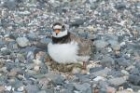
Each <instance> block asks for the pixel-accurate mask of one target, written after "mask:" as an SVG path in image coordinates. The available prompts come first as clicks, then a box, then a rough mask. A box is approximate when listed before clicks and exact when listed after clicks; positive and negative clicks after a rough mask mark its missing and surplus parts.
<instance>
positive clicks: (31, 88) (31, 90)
mask: <svg viewBox="0 0 140 93" xmlns="http://www.w3.org/2000/svg"><path fill="white" fill-rule="evenodd" d="M25 90H26V91H27V93H37V92H39V88H38V87H37V86H36V85H27V86H26V87H25Z"/></svg>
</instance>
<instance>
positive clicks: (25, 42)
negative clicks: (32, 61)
mask: <svg viewBox="0 0 140 93" xmlns="http://www.w3.org/2000/svg"><path fill="white" fill-rule="evenodd" d="M16 42H17V44H18V45H19V46H20V47H26V46H28V45H29V40H28V39H27V38H26V37H18V38H17V39H16Z"/></svg>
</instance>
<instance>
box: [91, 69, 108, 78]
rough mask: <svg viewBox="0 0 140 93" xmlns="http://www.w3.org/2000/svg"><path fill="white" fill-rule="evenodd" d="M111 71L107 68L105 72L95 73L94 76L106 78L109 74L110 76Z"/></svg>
mask: <svg viewBox="0 0 140 93" xmlns="http://www.w3.org/2000/svg"><path fill="white" fill-rule="evenodd" d="M110 71H111V69H109V68H105V69H103V70H100V71H97V72H94V73H93V75H95V76H103V77H106V76H107V74H108V73H109V72H110Z"/></svg>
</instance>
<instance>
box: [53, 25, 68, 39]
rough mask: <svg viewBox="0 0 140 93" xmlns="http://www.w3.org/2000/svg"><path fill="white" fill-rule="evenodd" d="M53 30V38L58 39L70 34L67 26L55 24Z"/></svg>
mask: <svg viewBox="0 0 140 93" xmlns="http://www.w3.org/2000/svg"><path fill="white" fill-rule="evenodd" d="M52 29H53V32H52V36H53V37H56V38H60V37H64V36H66V35H67V34H68V31H67V30H66V29H65V26H64V25H62V24H61V23H55V24H53V26H52Z"/></svg>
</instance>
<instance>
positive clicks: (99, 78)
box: [93, 76, 105, 82]
mask: <svg viewBox="0 0 140 93" xmlns="http://www.w3.org/2000/svg"><path fill="white" fill-rule="evenodd" d="M93 80H94V81H96V82H98V81H100V80H105V78H104V77H101V76H97V77H96V78H94V79H93Z"/></svg>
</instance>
